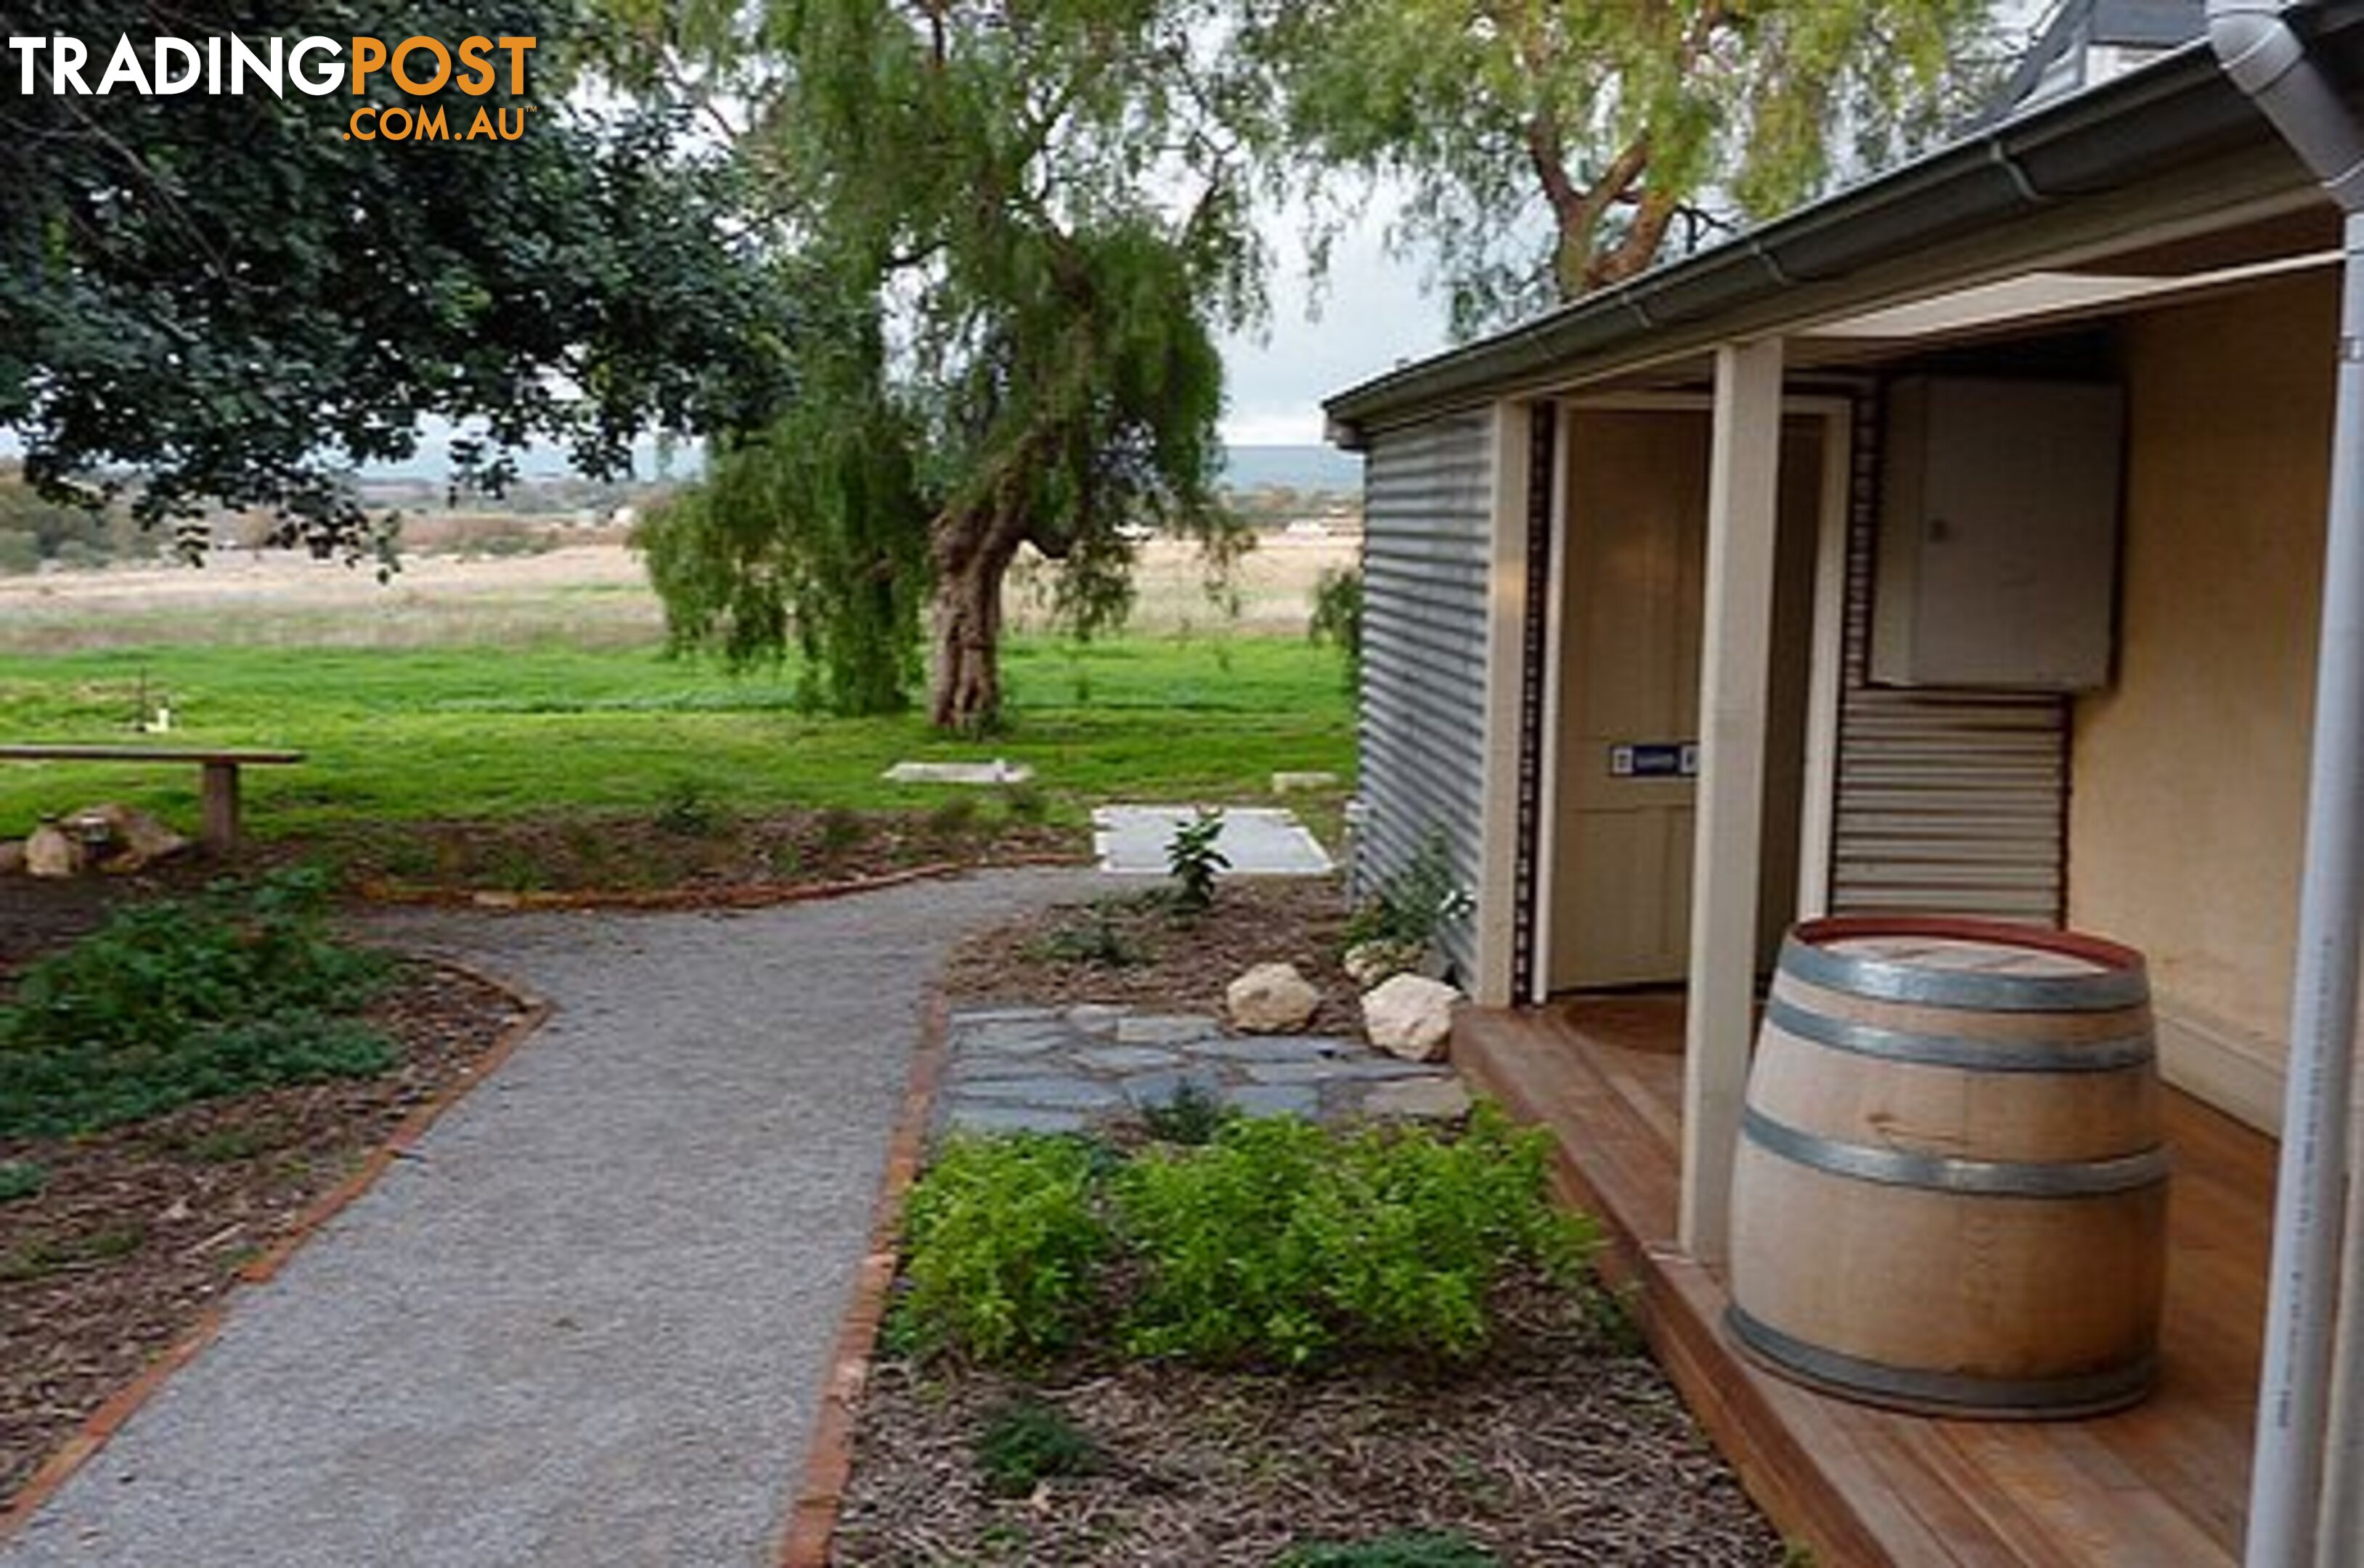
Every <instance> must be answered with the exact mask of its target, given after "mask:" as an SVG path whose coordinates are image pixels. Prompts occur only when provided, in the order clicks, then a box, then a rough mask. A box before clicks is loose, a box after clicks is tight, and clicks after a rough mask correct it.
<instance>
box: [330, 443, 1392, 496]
mask: <svg viewBox="0 0 2364 1568" xmlns="http://www.w3.org/2000/svg"><path fill="white" fill-rule="evenodd" d="M632 456H633V464H632V466H633V469H634V472H635V473H636V474H637V476H638V477H640V478H641V479H648V478H652V477H653V476H655V475H656V473H657V472H658V465H657V462H656V443H655V442H654V441H652V440H646V439H643V440H641V441H637V442H635V443H634V444H633V452H632ZM703 459H704V454H703V453H702V452H700V451H699V450H697V448H696V447H695V446H693V447H689V448H687V449H686V450H680V451H676V452H675V454H674V457H673V461H672V463H671V464H670V465H669V473H670V476H671V477H673V478H675V479H695V478H697V476H698V474H699V473H701V472H702V471H703V470H704V468H705V462H704V461H703ZM573 472H574V465H573V464H571V463H569V462H567V460H566V454H565V453H564V452H563V451H559V450H553V449H552V448H549V447H536V448H532V449H530V450H525V451H522V452H519V454H518V473H519V476H520V477H521V478H526V479H555V478H559V477H562V476H563V475H565V474H569V473H573ZM449 473H451V460H450V458H449V457H448V456H447V455H446V454H445V452H444V450H443V442H442V440H441V439H438V438H432V437H430V438H429V439H428V440H427V441H425V442H423V443H421V446H420V450H419V451H418V454H417V455H416V456H414V457H412V458H410V459H408V460H407V461H406V462H379V463H372V464H370V465H369V466H367V467H366V468H364V469H362V477H363V478H365V479H376V480H406V479H407V480H431V481H435V482H438V483H440V482H441V481H442V480H443V479H444V478H445V477H447V476H448V475H449ZM1223 483H1224V484H1227V485H1230V486H1231V487H1232V488H1233V489H1237V490H1261V489H1265V488H1266V487H1268V486H1286V487H1287V488H1288V489H1291V490H1303V491H1322V490H1326V491H1333V492H1337V493H1339V494H1342V495H1359V494H1360V493H1361V491H1362V488H1363V460H1362V458H1361V457H1359V456H1358V455H1356V454H1355V453H1354V452H1342V451H1340V450H1338V449H1337V448H1335V447H1324V446H1296V447H1262V446H1255V447H1252V446H1239V447H1230V448H1226V449H1225V450H1224V453H1223Z"/></svg>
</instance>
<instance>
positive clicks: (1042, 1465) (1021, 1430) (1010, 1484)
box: [976, 1399, 1099, 1497]
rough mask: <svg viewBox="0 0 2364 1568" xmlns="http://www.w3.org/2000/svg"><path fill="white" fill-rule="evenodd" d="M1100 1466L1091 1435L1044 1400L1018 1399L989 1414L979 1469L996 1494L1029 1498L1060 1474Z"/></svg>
mask: <svg viewBox="0 0 2364 1568" xmlns="http://www.w3.org/2000/svg"><path fill="white" fill-rule="evenodd" d="M1098 1462H1099V1451H1098V1448H1097V1446H1096V1445H1095V1444H1094V1443H1093V1442H1092V1440H1091V1437H1090V1434H1088V1433H1087V1432H1085V1431H1084V1430H1083V1429H1081V1428H1079V1427H1077V1426H1076V1424H1075V1422H1073V1421H1072V1420H1069V1419H1068V1418H1067V1416H1066V1413H1065V1411H1063V1410H1061V1409H1059V1408H1058V1407H1056V1406H1054V1405H1045V1404H1043V1402H1042V1401H1041V1400H1039V1399H1012V1400H1010V1401H1009V1403H1008V1404H1006V1405H1003V1406H1000V1407H998V1408H996V1409H994V1410H992V1411H989V1412H987V1416H986V1419H985V1429H984V1430H982V1431H980V1432H979V1433H978V1434H977V1440H976V1466H977V1469H978V1470H979V1471H981V1472H982V1473H984V1475H985V1483H986V1485H987V1487H989V1488H990V1489H991V1490H992V1491H993V1493H994V1495H995V1496H1001V1497H1023V1496H1026V1495H1027V1494H1028V1493H1030V1492H1031V1491H1033V1490H1034V1488H1035V1487H1036V1486H1038V1485H1042V1484H1043V1482H1044V1481H1047V1480H1050V1479H1052V1478H1054V1477H1055V1476H1063V1475H1086V1474H1089V1473H1091V1471H1092V1469H1093V1467H1094V1466H1095V1465H1097V1464H1098Z"/></svg>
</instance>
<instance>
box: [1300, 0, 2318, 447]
mask: <svg viewBox="0 0 2364 1568" xmlns="http://www.w3.org/2000/svg"><path fill="white" fill-rule="evenodd" d="M2300 21H2301V25H2302V26H2303V27H2304V28H2306V30H2307V31H2308V32H2309V33H2310V34H2312V35H2313V38H2314V41H2315V43H2316V45H2317V47H2318V48H2320V49H2321V50H2323V51H2324V53H2325V57H2326V58H2327V59H2328V60H2329V61H2331V64H2332V68H2333V70H2334V72H2336V75H2337V76H2338V79H2339V80H2340V81H2341V82H2342V83H2344V84H2347V86H2348V87H2349V88H2350V90H2351V93H2352V92H2353V90H2354V87H2355V84H2356V83H2359V82H2364V0H2321V3H2319V4H2316V5H2314V6H2304V7H2303V8H2302V10H2301V13H2300ZM2314 189H2315V187H2314V181H2313V180H2312V178H2311V177H2310V176H2309V175H2308V174H2307V172H2306V171H2305V170H2304V168H2303V166H2301V164H2300V163H2299V161H2298V160H2297V159H2296V157H2295V156H2294V155H2292V153H2291V152H2290V151H2289V150H2288V149H2287V148H2286V147H2284V146H2283V144H2282V143H2281V141H2280V138H2279V137H2277V136H2276V135H2275V133H2274V132H2273V130H2272V128H2270V127H2269V126H2268V125H2267V123H2266V122H2265V120H2264V118H2263V117H2261V116H2260V115H2259V114H2258V112H2257V110H2256V109H2255V108H2254V107H2253V106H2251V105H2250V104H2249V102H2248V101H2247V99H2246V98H2245V97H2244V96H2243V95H2241V93H2240V92H2239V90H2238V89H2236V87H2234V86H2233V85H2232V84H2231V83H2229V82H2227V81H2226V80H2225V77H2224V74H2223V72H2221V71H2220V70H2219V69H2218V67H2217V64H2216V61H2215V58H2214V56H2213V53H2212V52H2211V51H2210V50H2209V49H2208V47H2207V45H2206V44H2205V43H2196V44H2193V45H2191V46H2188V47H2186V48H2184V49H2181V50H2177V51H2176V52H2175V53H2173V54H2171V55H2169V56H2167V57H2166V58H2164V59H2162V60H2159V61H2156V62H2155V63H2153V64H2151V65H2148V66H2146V67H2145V68H2143V69H2141V70H2139V71H2135V72H2130V73H2128V74H2126V75H2124V76H2121V77H2118V78H2116V79H2114V80H2113V81H2111V82H2108V83H2103V84H2102V85H2100V86H2098V87H2094V88H2091V89H2089V90H2087V91H2085V92H2082V93H2079V94H2076V95H2071V96H2069V97H2067V98H2061V99H2056V100H2054V101H2051V102H2048V103H2045V104H2043V105H2040V106H2036V107H2035V108H2032V109H2030V110H2028V111H2026V112H2025V113H2023V114H2021V115H2019V116H2017V117H2013V118H2012V119H2010V120H2008V121H2006V122H2004V123H2002V124H2000V125H1997V126H1994V127H1991V128H1988V129H1985V130H1981V131H1979V132H1977V133H1976V134H1974V135H1970V136H1968V137H1965V138H1963V139H1960V140H1957V141H1955V142H1952V143H1950V144H1948V145H1947V146H1945V147H1943V148H1940V149H1938V150H1935V151H1934V152H1931V153H1929V154H1927V155H1925V156H1924V157H1922V158H1919V159H1916V160H1914V161H1911V162H1908V163H1905V164H1903V165H1901V166H1900V167H1898V168H1896V169H1893V170H1890V171H1889V172H1886V173H1883V174H1880V175H1879V176H1877V177H1875V178H1873V179H1870V180H1868V181H1866V182H1864V183H1860V184H1857V185H1855V186H1851V187H1849V188H1847V189H1845V190H1842V191H1840V192H1838V193H1836V194H1835V195H1831V196H1828V197H1825V198H1823V200H1821V201H1818V202H1815V203H1812V204H1811V205H1809V206H1804V207H1801V208H1800V209H1798V210H1797V211H1795V212H1792V213H1790V214H1788V215H1787V216H1785V217H1779V218H1777V219H1774V220H1773V221H1771V222H1769V223H1767V224H1764V225H1762V226H1760V227H1758V228H1755V229H1753V230H1751V231H1749V232H1747V233H1745V234H1743V235H1741V236H1740V237H1738V238H1736V239H1732V240H1728V241H1726V242H1724V243H1723V244H1721V245H1718V246H1716V247H1714V248H1712V249H1711V250H1702V251H1700V252H1699V253H1697V254H1695V255H1691V256H1688V257H1684V258H1682V259H1680V260H1678V261H1670V262H1667V263H1664V264H1662V265H1660V266H1658V267H1656V268H1655V269H1654V270H1652V271H1651V272H1646V273H1645V274H1643V275H1642V276H1641V277H1639V278H1636V279H1634V280H1633V281H1632V282H1630V283H1627V284H1622V285H1620V286H1618V287H1616V288H1612V289H1606V290H1603V291H1601V292H1600V293H1598V294H1594V295H1588V296H1586V297H1585V298H1583V299H1581V300H1578V301H1576V302H1574V303H1573V304H1570V305H1567V306H1561V307H1559V308H1558V309H1556V310H1554V311H1551V312H1549V313H1547V314H1545V315H1543V316H1540V317H1535V318H1534V319H1533V320H1531V321H1527V322H1524V323H1522V324H1521V325H1519V326H1516V327H1513V328H1509V329H1508V330H1505V331H1503V332H1500V333H1498V334H1496V335H1494V336H1492V337H1489V338H1485V339H1479V340H1478V341H1476V342H1472V343H1469V344H1466V345H1464V346H1462V347H1459V348H1455V349H1451V350H1446V351H1445V352H1444V353H1441V354H1437V355H1435V356H1433V357H1432V358H1430V359H1426V360H1422V361H1417V362H1415V363H1412V364H1409V365H1405V366H1401V367H1399V368H1398V369H1396V370H1393V371H1390V372H1388V373H1387V374H1385V375H1381V376H1378V377H1377V378H1375V379H1373V380H1371V381H1368V382H1365V383H1363V384H1360V385H1357V386H1355V387H1353V388H1351V389H1349V390H1347V391H1345V392H1343V393H1340V394H1338V395H1336V396H1334V397H1333V398H1331V399H1330V400H1329V401H1328V402H1327V403H1325V404H1324V405H1323V407H1324V410H1325V412H1326V413H1327V414H1328V416H1329V419H1330V425H1331V434H1332V439H1333V440H1335V441H1337V442H1338V443H1339V444H1341V445H1343V446H1346V447H1349V448H1358V447H1360V446H1361V445H1362V444H1363V440H1364V436H1365V433H1366V431H1368V430H1370V429H1372V428H1377V427H1380V426H1385V425H1389V424H1395V423H1399V422H1402V421H1405V420H1410V419H1417V418H1420V417H1424V416H1426V415H1428V414H1431V413H1434V412H1438V411H1441V410H1443V409H1446V408H1451V407H1459V406H1469V405H1471V404H1475V403H1479V402H1484V401H1488V400H1490V399H1492V398H1495V397H1500V396H1505V395H1513V394H1516V393H1518V392H1521V391H1522V390H1532V389H1537V388H1541V387H1544V386H1548V385H1552V384H1568V383H1571V382H1573V381H1577V380H1584V379H1592V378H1596V377H1599V376H1602V375H1607V374H1611V373H1615V372H1617V371H1619V370H1620V369H1622V368H1626V367H1631V366H1636V365H1640V364H1642V363H1645V362H1646V361H1654V360H1657V359H1662V358H1669V357H1673V356H1675V355H1678V354H1680V353H1683V352H1686V351H1691V350H1697V349H1699V348H1701V347H1703V346H1707V345H1710V344H1712V343H1714V342H1716V341H1720V340H1729V339H1736V338H1741V337H1747V336H1759V335H1764V334H1767V333H1770V332H1780V331H1785V330H1789V329H1791V328H1796V327H1798V326H1800V325H1802V324H1807V323H1811V322H1812V321H1815V320H1817V319H1822V318H1825V317H1834V316H1839V315H1845V314H1848V313H1851V312H1859V311H1861V310H1864V309H1867V308H1870V307H1873V306H1879V305H1884V304H1889V303H1893V302H1896V301H1900V300H1903V299H1909V298H1912V297H1916V296H1918V295H1926V294H1928V293H1931V292H1933V291H1934V290H1935V289H1936V288H1938V287H1941V286H1944V285H1946V284H1949V283H1956V282H1982V281H1989V280H1991V279H1993V278H1997V277H2002V276H2007V275H2009V274H2010V272H2011V271H2012V270H2013V265H2014V263H2015V262H2018V263H2032V261H2033V259H2034V258H2035V257H2038V256H2041V255H2044V254H2046V253H2048V252H2052V251H2057V250H2061V249H2063V248H2064V247H2070V246H2073V245H2075V244H2077V243H2080V242H2082V243H2086V244H2099V243H2101V242H2102V241H2103V240H2104V239H2106V238H2107V237H2108V236H2110V235H2112V234H2113V233H2115V234H2130V233H2134V232H2136V231H2138V230H2142V229H2144V228H2146V227H2147V226H2152V225H2156V224H2158V223H2160V222H2164V221H2168V220H2181V221H2185V222H2187V223H2189V224H2190V225H2191V226H2192V227H2194V228H2200V227H2204V226H2205V225H2206V224H2207V223H2208V222H2209V221H2210V220H2211V217H2212V215H2214V217H2217V218H2219V219H2222V220H2225V221H2229V220H2230V219H2231V218H2232V217H2235V216H2236V215H2238V214H2240V213H2242V212H2256V211H2262V210H2266V209H2268V208H2271V207H2275V206H2279V207H2280V209H2283V210H2287V209H2289V208H2290V207H2292V206H2311V205H2313V201H2312V193H2314Z"/></svg>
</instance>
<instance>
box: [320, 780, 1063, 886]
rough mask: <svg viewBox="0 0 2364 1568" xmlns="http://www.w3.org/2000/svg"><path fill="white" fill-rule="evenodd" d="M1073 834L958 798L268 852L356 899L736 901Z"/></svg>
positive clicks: (1052, 847) (615, 819) (590, 817)
mask: <svg viewBox="0 0 2364 1568" xmlns="http://www.w3.org/2000/svg"><path fill="white" fill-rule="evenodd" d="M1085 848H1086V845H1085V842H1084V837H1083V834H1082V833H1081V832H1080V831H1079V830H1077V829H1074V828H1056V827H1050V826H1046V825H1044V824H1042V823H1030V822H1010V821H1003V820H998V819H992V818H990V817H988V816H987V815H985V814H981V813H978V812H976V811H975V809H974V808H973V804H972V803H971V802H969V801H967V800H965V799H962V800H960V801H958V802H956V803H955V806H953V807H949V808H939V809H938V810H936V811H934V812H927V813H913V812H854V811H842V810H841V811H783V812H775V813H770V814H766V815H764V816H761V817H737V816H733V815H731V814H729V813H725V812H710V813H709V812H708V811H707V810H705V809H704V808H700V807H694V806H692V807H684V808H679V809H677V811H676V812H675V813H674V814H671V815H669V814H668V813H666V812H664V811H659V812H658V813H656V814H655V815H654V816H651V815H649V814H646V813H641V814H631V813H615V814H605V813H601V814H593V813H574V814H568V815H565V816H553V817H529V818H523V819H519V820H516V821H501V822H482V821H476V822H405V823H402V824H400V825H399V826H396V827H388V828H382V829H362V830H356V831H354V832H351V833H349V834H346V835H344V836H341V837H340V838H339V839H337V840H333V841H329V842H322V843H317V844H293V845H284V846H278V847H276V851H275V852H276V853H278V854H279V855H280V856H282V857H283V858H288V859H302V858H305V857H306V856H307V855H311V856H315V857H319V858H325V859H327V860H328V861H329V862H331V863H333V864H335V865H337V866H339V867H340V870H341V872H342V875H343V881H344V884H345V885H347V886H348V887H350V888H351V889H353V890H354V891H356V892H359V893H361V894H362V895H366V896H370V897H377V898H389V897H391V898H403V897H411V896H418V895H426V894H436V893H443V894H458V895H472V894H478V893H483V894H493V895H501V894H515V895H529V896H530V895H538V894H560V895H613V896H614V897H616V898H617V899H619V901H624V902H630V901H632V900H635V899H641V898H647V897H650V896H652V895H673V896H675V897H677V898H678V899H679V900H680V901H683V902H686V903H695V902H697V899H698V898H699V897H700V895H722V894H724V893H731V894H741V895H743V894H744V893H746V892H747V891H748V890H751V889H761V888H770V889H775V890H782V891H786V890H789V889H796V888H808V887H814V886H820V885H825V884H833V883H842V882H849V881H857V880H863V879H866V878H870V877H875V876H881V875H886V874H888V873H894V872H898V871H904V870H909V868H911V867H914V866H921V865H934V864H943V863H953V864H960V865H980V866H982V865H995V864H1009V863H1011V862H1026V861H1033V860H1040V859H1043V858H1050V857H1060V858H1074V859H1076V860H1081V859H1082V858H1083V856H1084V852H1085Z"/></svg>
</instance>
